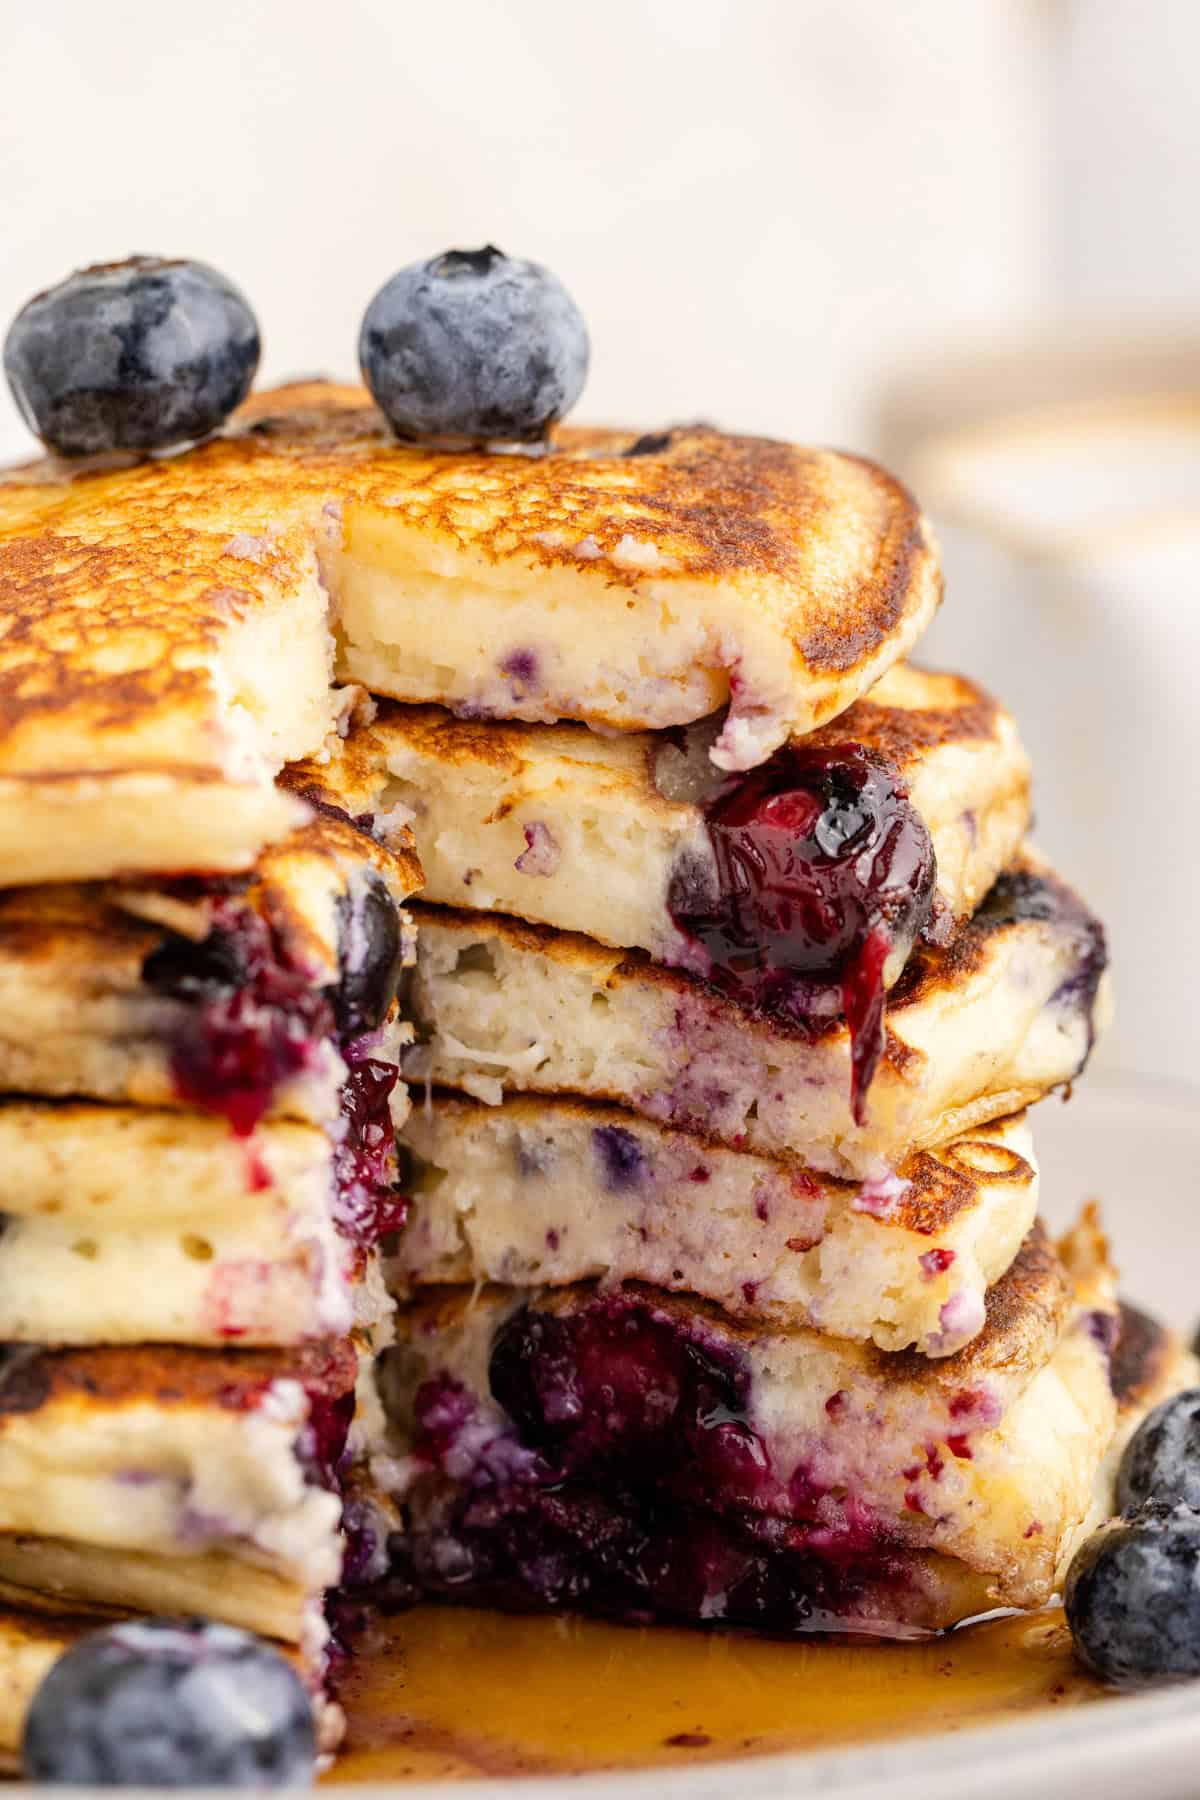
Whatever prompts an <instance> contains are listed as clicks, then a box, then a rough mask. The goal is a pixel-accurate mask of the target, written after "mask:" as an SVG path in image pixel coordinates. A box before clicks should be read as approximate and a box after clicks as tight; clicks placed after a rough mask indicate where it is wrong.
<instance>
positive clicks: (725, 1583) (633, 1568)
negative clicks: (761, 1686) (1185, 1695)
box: [404, 1313, 1196, 1637]
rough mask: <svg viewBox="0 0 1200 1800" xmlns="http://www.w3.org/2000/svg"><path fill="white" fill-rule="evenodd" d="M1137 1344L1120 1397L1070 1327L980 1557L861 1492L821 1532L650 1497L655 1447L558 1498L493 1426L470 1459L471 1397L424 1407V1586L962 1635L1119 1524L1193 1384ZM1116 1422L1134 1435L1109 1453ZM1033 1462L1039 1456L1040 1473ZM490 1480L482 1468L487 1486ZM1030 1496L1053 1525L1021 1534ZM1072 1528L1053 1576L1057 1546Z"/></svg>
mask: <svg viewBox="0 0 1200 1800" xmlns="http://www.w3.org/2000/svg"><path fill="white" fill-rule="evenodd" d="M1105 1317H1106V1318H1109V1319H1111V1317H1112V1315H1111V1314H1108V1313H1106V1314H1105ZM1124 1341H1125V1333H1124V1331H1123V1332H1122V1336H1121V1340H1120V1341H1119V1343H1118V1350H1117V1355H1116V1357H1115V1358H1114V1361H1113V1365H1112V1371H1111V1390H1112V1391H1111V1392H1110V1391H1109V1384H1108V1383H1105V1382H1104V1380H1103V1364H1104V1355H1103V1351H1102V1350H1101V1348H1100V1346H1099V1344H1098V1342H1097V1341H1096V1339H1094V1338H1092V1337H1090V1336H1089V1334H1088V1333H1087V1332H1086V1330H1085V1331H1083V1332H1080V1331H1072V1332H1070V1333H1069V1334H1068V1336H1067V1337H1066V1338H1064V1339H1063V1341H1062V1343H1061V1344H1060V1347H1059V1349H1058V1351H1057V1352H1056V1353H1055V1356H1054V1357H1053V1358H1052V1360H1051V1362H1050V1363H1049V1364H1048V1365H1047V1366H1046V1368H1045V1369H1044V1370H1043V1371H1042V1373H1041V1374H1040V1375H1038V1376H1037V1377H1035V1379H1034V1381H1033V1382H1032V1383H1031V1384H1030V1386H1029V1388H1028V1389H1027V1390H1026V1393H1025V1395H1024V1396H1023V1397H1022V1399H1021V1400H1020V1401H1019V1402H1018V1403H1017V1406H1016V1407H1015V1408H1014V1409H1013V1411H1012V1412H1011V1413H1010V1414H1009V1416H1008V1418H1007V1420H1006V1421H1005V1422H1004V1423H1003V1424H1002V1425H1001V1426H1000V1427H999V1428H998V1429H997V1431H996V1432H995V1433H993V1434H991V1435H992V1438H993V1439H994V1441H992V1442H989V1443H987V1448H986V1451H985V1453H984V1463H983V1466H982V1467H981V1470H980V1471H979V1473H978V1475H977V1476H975V1477H974V1478H973V1485H974V1486H975V1487H976V1488H977V1490H980V1491H982V1492H983V1494H984V1495H985V1496H995V1497H996V1498H997V1499H1002V1500H1003V1510H1002V1511H1001V1513H1000V1514H999V1516H997V1517H995V1518H993V1519H992V1520H991V1521H990V1523H989V1520H988V1518H987V1516H986V1515H985V1516H984V1517H982V1518H981V1519H980V1520H979V1521H978V1524H979V1527H980V1529H979V1530H978V1531H977V1532H976V1533H975V1537H974V1542H973V1544H972V1546H971V1547H972V1549H973V1550H974V1551H976V1552H982V1554H978V1555H975V1556H968V1557H967V1558H963V1557H962V1556H960V1555H959V1554H957V1553H956V1552H954V1551H952V1550H950V1549H948V1548H946V1549H943V1548H917V1547H915V1546H914V1544H913V1543H912V1542H910V1541H899V1540H898V1539H897V1537H896V1535H894V1534H893V1533H892V1531H891V1530H890V1529H889V1525H888V1523H887V1522H886V1521H885V1522H884V1523H883V1525H882V1527H881V1528H880V1529H878V1530H875V1529H873V1527H872V1521H871V1520H870V1519H869V1517H867V1516H866V1515H864V1514H863V1513H862V1512H861V1510H856V1509H854V1508H853V1507H852V1505H851V1504H850V1501H849V1498H848V1497H847V1498H846V1499H843V1500H842V1501H841V1502H840V1507H841V1512H842V1515H843V1516H842V1517H840V1518H839V1516H838V1505H837V1504H831V1505H830V1506H829V1507H828V1509H827V1513H826V1519H825V1522H823V1523H817V1524H814V1523H812V1522H808V1523H800V1522H792V1523H784V1522H782V1521H779V1520H777V1519H773V1518H771V1517H766V1516H764V1515H763V1514H762V1513H761V1512H753V1511H743V1512H741V1513H734V1514H729V1513H720V1512H717V1511H714V1510H713V1509H712V1508H711V1507H705V1506H700V1505H695V1504H689V1503H687V1502H686V1501H681V1500H678V1499H676V1498H674V1497H673V1496H672V1495H671V1494H670V1493H669V1492H667V1491H664V1490H663V1488H661V1487H658V1488H655V1487H654V1486H652V1485H648V1484H647V1482H646V1480H645V1478H644V1477H645V1461H646V1453H645V1450H644V1449H642V1448H639V1454H638V1456H637V1457H635V1458H627V1459H622V1460H620V1461H617V1462H614V1463H613V1464H611V1465H609V1466H608V1467H606V1468H604V1469H603V1470H601V1471H597V1472H593V1473H590V1474H589V1475H587V1476H584V1477H573V1478H571V1479H569V1480H567V1481H566V1482H563V1483H560V1484H558V1485H547V1482H546V1479H545V1464H544V1462H543V1463H540V1464H539V1460H538V1457H537V1456H531V1455H530V1454H529V1453H528V1452H525V1453H524V1454H523V1455H522V1454H521V1453H517V1454H515V1455H514V1454H513V1452H512V1449H511V1445H508V1446H506V1444H505V1442H504V1440H501V1439H496V1438H492V1439H490V1440H489V1439H488V1438H487V1437H486V1434H485V1433H480V1434H478V1435H477V1437H476V1438H475V1440H474V1441H473V1443H472V1447H471V1449H470V1450H469V1451H466V1452H465V1454H462V1455H460V1457H459V1458H458V1459H457V1460H456V1459H455V1455H454V1447H455V1446H454V1434H455V1432H456V1430H457V1431H458V1432H459V1440H458V1441H459V1443H460V1444H462V1445H463V1446H464V1448H465V1445H466V1444H467V1443H468V1442H470V1441H471V1440H469V1439H468V1438H467V1435H466V1432H465V1430H463V1429H462V1420H463V1418H464V1415H465V1414H466V1408H467V1404H468V1400H467V1398H466V1397H465V1396H464V1397H463V1398H462V1399H460V1400H459V1403H458V1411H457V1413H456V1412H455V1411H454V1408H453V1405H452V1404H448V1405H444V1406H443V1408H442V1410H441V1413H440V1414H439V1413H438V1412H437V1409H436V1395H433V1394H428V1395H426V1396H425V1399H424V1401H423V1409H424V1416H425V1418H426V1419H428V1421H429V1422H430V1424H431V1425H432V1426H433V1428H434V1432H435V1433H436V1432H438V1431H440V1433H441V1436H440V1438H438V1437H436V1436H434V1437H432V1438H431V1437H430V1436H429V1435H427V1436H426V1438H425V1440H424V1443H423V1446H422V1451H421V1454H420V1456H419V1458H418V1459H417V1461H416V1462H415V1463H414V1464H413V1466H412V1471H411V1477H410V1479H411V1486H410V1494H409V1502H408V1511H409V1519H410V1530H409V1535H408V1537H407V1539H406V1540H405V1545H404V1555H405V1557H406V1559H407V1562H408V1566H409V1572H410V1578H412V1579H415V1581H416V1582H417V1583H418V1585H419V1586H420V1587H422V1588H423V1589H424V1590H425V1591H426V1592H427V1593H429V1594H431V1595H435V1596H437V1597H438V1598H440V1599H443V1600H451V1601H455V1600H456V1601H459V1602H466V1603H467V1604H475V1605H478V1604H481V1603H484V1604H491V1605H500V1606H504V1607H508V1608H512V1609H519V1610H525V1611H529V1610H551V1611H559V1610H570V1611H588V1612H600V1613H606V1614H609V1615H612V1614H616V1615H617V1616H619V1617H632V1618H634V1619H637V1620H638V1621H639V1622H641V1623H645V1621H646V1619H647V1618H651V1617H657V1618H664V1619H674V1620H676V1621H681V1622H685V1623H692V1624H702V1625H713V1624H718V1625H719V1624H729V1625H740V1626H751V1627H758V1628H760V1629H765V1630H767V1631H770V1632H772V1633H784V1634H787V1633H794V1632H812V1631H821V1630H830V1629H833V1630H839V1629H841V1630H844V1629H850V1630H852V1631H855V1632H869V1633H875V1634H878V1635H881V1636H887V1637H900V1636H908V1635H912V1634H914V1633H920V1632H923V1631H929V1630H936V1629H940V1628H944V1627H947V1626H951V1625H954V1624H957V1623H958V1622H959V1621H961V1620H963V1619H965V1618H968V1617H970V1616H972V1615H975V1614H978V1613H981V1612H986V1611H989V1610H991V1609H992V1608H993V1607H994V1606H995V1605H996V1604H997V1603H998V1602H999V1601H1003V1602H1006V1603H1009V1602H1015V1603H1017V1604H1020V1605H1026V1606H1036V1605H1039V1604H1041V1603H1043V1602H1044V1601H1045V1600H1046V1599H1048V1598H1049V1597H1050V1594H1051V1591H1052V1589H1053V1588H1055V1587H1057V1586H1059V1585H1061V1580H1062V1576H1063V1574H1064V1573H1065V1568H1066V1565H1067V1563H1068V1562H1069V1560H1070V1557H1071V1555H1072V1554H1073V1552H1074V1549H1075V1548H1076V1546H1077V1544H1078V1543H1079V1541H1080V1540H1081V1538H1082V1536H1083V1535H1084V1534H1085V1533H1086V1532H1088V1531H1090V1530H1091V1529H1092V1528H1093V1527H1094V1525H1095V1524H1096V1523H1098V1522H1099V1521H1100V1520H1101V1519H1103V1518H1105V1517H1107V1516H1109V1515H1110V1514H1111V1512H1112V1508H1113V1474H1114V1470H1115V1467H1116V1460H1117V1458H1118V1456H1119V1451H1120V1446H1121V1445H1122V1444H1123V1443H1124V1442H1125V1441H1126V1440H1127V1438H1128V1436H1129V1435H1130V1434H1131V1433H1132V1431H1133V1430H1134V1429H1135V1428H1136V1426H1137V1424H1138V1423H1139V1421H1140V1419H1141V1418H1142V1417H1144V1415H1145V1412H1146V1410H1147V1409H1148V1408H1149V1407H1151V1406H1153V1405H1155V1404H1157V1402H1158V1401H1159V1400H1161V1399H1163V1398H1165V1397H1166V1396H1167V1395H1168V1394H1169V1393H1172V1392H1174V1391H1176V1390H1177V1389H1179V1388H1181V1387H1184V1386H1186V1385H1187V1384H1188V1383H1189V1381H1193V1380H1194V1379H1195V1374H1196V1365H1195V1362H1194V1359H1193V1358H1191V1357H1189V1356H1186V1355H1184V1354H1183V1353H1182V1351H1181V1349H1180V1346H1179V1344H1178V1342H1177V1341H1176V1340H1174V1339H1173V1338H1171V1336H1170V1334H1168V1333H1165V1332H1163V1331H1162V1330H1161V1328H1159V1327H1153V1328H1152V1331H1151V1333H1150V1335H1146V1334H1145V1333H1143V1334H1140V1335H1139V1336H1138V1338H1137V1343H1136V1345H1135V1349H1134V1360H1135V1361H1136V1360H1137V1359H1138V1358H1139V1357H1140V1359H1141V1361H1140V1365H1139V1366H1138V1367H1136V1368H1134V1367H1132V1366H1131V1364H1130V1358H1129V1356H1128V1355H1123V1353H1122V1348H1121V1346H1122V1344H1123V1343H1124ZM421 1354H422V1355H423V1356H425V1355H427V1354H428V1351H427V1350H426V1349H425V1348H424V1347H423V1348H422V1352H421ZM1114 1401H1115V1407H1114ZM1114 1410H1115V1411H1116V1413H1117V1417H1118V1430H1117V1434H1116V1436H1115V1437H1114V1438H1113V1439H1112V1440H1111V1447H1110V1449H1109V1451H1108V1453H1107V1454H1103V1453H1102V1452H1103V1443H1104V1438H1105V1433H1106V1429H1107V1427H1106V1424H1105V1422H1106V1421H1109V1422H1111V1420H1112V1417H1113V1413H1114ZM978 1441H979V1443H980V1444H981V1445H982V1444H984V1442H985V1440H984V1439H980V1440H978ZM431 1444H436V1445H437V1448H436V1449H434V1450H433V1453H432V1456H431V1455H430V1450H431ZM506 1449H507V1452H508V1453H507V1454H506ZM1023 1457H1027V1458H1029V1459H1031V1460H1030V1462H1029V1463H1028V1465H1027V1466H1025V1467H1022V1466H1021V1459H1022V1458H1023ZM431 1463H432V1464H433V1465H434V1466H433V1467H431V1466H430V1465H431ZM967 1467H968V1469H970V1465H967ZM475 1471H481V1472H486V1473H485V1474H482V1478H481V1479H480V1480H479V1481H478V1483H476V1482H474V1481H473V1480H472V1475H473V1473H474V1472H475ZM1089 1471H1091V1472H1092V1474H1093V1475H1094V1487H1093V1489H1092V1491H1091V1492H1090V1493H1089V1486H1088V1475H1089ZM1018 1496H1020V1498H1019V1499H1018ZM918 1497H919V1496H918ZM1089 1501H1090V1502H1091V1505H1090V1507H1089ZM1011 1503H1015V1506H1014V1505H1012V1504H1011ZM1032 1503H1036V1504H1037V1506H1038V1509H1039V1510H1038V1516H1037V1517H1036V1518H1035V1519H1031V1520H1030V1523H1029V1525H1028V1526H1026V1528H1025V1532H1024V1533H1020V1534H1019V1535H1018V1527H1019V1525H1020V1521H1021V1519H1022V1517H1023V1516H1024V1512H1025V1509H1026V1508H1027V1507H1028V1505H1030V1504H1032ZM913 1517H915V1516H914V1515H906V1519H911V1518H913ZM917 1522H918V1523H919V1521H917ZM1035 1527H1036V1529H1035ZM925 1529H927V1530H928V1531H929V1535H930V1536H931V1537H934V1538H936V1537H937V1534H938V1530H939V1527H938V1526H933V1527H929V1525H928V1521H926V1526H925ZM1056 1530H1057V1531H1059V1533H1060V1536H1059V1539H1058V1543H1057V1546H1056V1551H1055V1554H1056V1557H1057V1567H1052V1564H1051V1560H1050V1555H1048V1554H1047V1553H1046V1552H1047V1549H1048V1545H1047V1538H1048V1536H1049V1535H1050V1534H1051V1533H1053V1532H1054V1531H1056ZM1026 1534H1027V1535H1026ZM1031 1546H1032V1547H1033V1548H1032V1549H1031Z"/></svg>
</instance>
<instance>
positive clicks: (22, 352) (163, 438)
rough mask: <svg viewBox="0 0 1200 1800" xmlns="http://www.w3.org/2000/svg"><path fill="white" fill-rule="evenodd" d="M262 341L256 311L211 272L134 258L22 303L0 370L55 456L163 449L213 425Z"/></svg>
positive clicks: (241, 390) (249, 376)
mask: <svg viewBox="0 0 1200 1800" xmlns="http://www.w3.org/2000/svg"><path fill="white" fill-rule="evenodd" d="M259 349H260V344H259V334H258V324H257V321H256V320H255V317H254V314H253V312H252V311H251V309H250V307H249V305H248V303H247V301H246V300H245V298H244V297H243V296H242V295H241V294H240V293H239V292H238V290H237V288H235V287H234V286H233V284H232V282H230V281H228V280H226V278H225V276H224V275H221V274H219V273H218V271H217V270H216V269H210V268H209V267H208V266H207V264H205V263H197V262H168V261H165V260H163V259H162V258H160V257H154V256H134V257H130V259H129V260H128V261H127V262H121V263H101V264H97V265H96V266H94V267H92V268H88V269H79V270H77V271H76V272H75V274H73V275H68V276H67V278H66V280H65V281H60V282H59V283H58V285H57V286H56V287H52V288H48V289H47V290H46V292H45V293H42V294H38V295H36V296H35V297H34V299H32V300H30V301H29V302H28V303H27V304H26V305H25V306H24V307H23V308H22V309H21V311H20V312H19V313H18V314H17V316H16V318H15V319H14V320H13V323H12V325H11V327H10V328H9V333H8V337H7V339H6V341H5V345H4V370H5V374H6V375H7V376H8V381H9V385H10V387H11V388H12V391H13V395H14V398H15V399H16V402H17V405H18V406H19V407H20V409H21V413H22V415H23V417H24V419H25V421H26V423H27V424H28V425H29V426H30V428H31V429H32V430H33V431H35V432H36V433H37V435H38V436H39V437H40V438H41V439H42V440H43V442H45V443H46V444H48V445H49V446H50V448H51V449H52V450H57V451H59V452H60V454H61V455H63V456H88V455H92V454H95V453H98V452H100V451H105V450H132V451H148V450H163V449H166V448H167V447H168V446H169V445H171V444H180V443H186V442H187V441H189V440H190V439H194V438H201V437H205V436H206V435H207V434H208V433H209V432H211V431H215V430H216V429H217V427H218V426H219V425H220V424H222V422H223V421H224V420H225V419H226V418H227V417H228V416H229V414H230V413H231V412H232V411H233V409H234V407H236V406H238V405H240V403H241V402H242V401H243V400H244V399H245V397H246V395H247V393H248V392H249V390H250V383H251V382H252V381H253V379H254V371H255V370H256V368H257V367H258V358H259Z"/></svg>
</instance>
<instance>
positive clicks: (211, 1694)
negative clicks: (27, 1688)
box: [23, 1619, 315, 1788]
mask: <svg viewBox="0 0 1200 1800" xmlns="http://www.w3.org/2000/svg"><path fill="white" fill-rule="evenodd" d="M314 1754H315V1734H314V1728H313V1716H312V1707H311V1705H310V1703H309V1699H308V1696H307V1694H306V1693H305V1691H304V1687H303V1684H302V1683H301V1681H300V1678H299V1676H298V1675H297V1674H296V1672H295V1670H294V1669H293V1668H292V1667H291V1665H290V1664H289V1663H287V1662H285V1661H284V1659H283V1657H282V1656H280V1654H279V1652H278V1651H277V1650H272V1649H270V1648H269V1647H268V1646H267V1645H266V1644H263V1643H260V1642H259V1640H258V1639H257V1638H253V1637H251V1636H249V1635H248V1633H246V1632H244V1631H238V1630H235V1629H234V1627H233V1626H230V1625H216V1624H213V1623H211V1622H209V1621H207V1620H202V1619H191V1620H183V1619H180V1620H175V1619H139V1620H130V1621H128V1622H127V1623H124V1624H120V1625H110V1626H109V1627H108V1628H107V1629H106V1630H103V1631H96V1632H93V1633H91V1634H90V1635H89V1636H87V1637H85V1638H83V1639H82V1640H81V1641H80V1642H79V1643H78V1644H76V1645H74V1646H73V1648H72V1649H70V1650H68V1651H67V1653H66V1655H65V1656H62V1657H60V1658H59V1660H58V1662H56V1663H55V1664H54V1666H53V1668H52V1669H51V1670H50V1672H49V1674H48V1675H47V1676H46V1678H45V1680H44V1681H43V1682H42V1684H41V1686H40V1687H39V1689H38V1691H37V1693H36V1694H35V1695H34V1698H33V1704H32V1706H31V1707H30V1710H29V1715H28V1718H27V1720H26V1723H25V1736H24V1745H23V1761H24V1767H25V1773H26V1775H27V1776H28V1777H30V1779H32V1780H34V1781H53V1782H58V1783H65V1784H68V1785H71V1786H76V1787H77V1786H84V1785H86V1786H89V1787H134V1786H136V1787H146V1788H151V1787H234V1786H236V1787H290V1786H296V1785H298V1784H300V1783H307V1782H308V1781H310V1780H311V1778H312V1768H313V1757H314Z"/></svg>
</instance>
